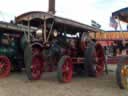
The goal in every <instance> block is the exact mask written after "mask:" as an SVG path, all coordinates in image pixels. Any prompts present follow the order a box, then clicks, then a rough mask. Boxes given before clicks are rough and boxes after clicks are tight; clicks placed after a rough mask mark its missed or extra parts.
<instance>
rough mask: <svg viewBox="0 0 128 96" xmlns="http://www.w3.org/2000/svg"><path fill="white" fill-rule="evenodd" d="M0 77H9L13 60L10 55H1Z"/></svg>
mask: <svg viewBox="0 0 128 96" xmlns="http://www.w3.org/2000/svg"><path fill="white" fill-rule="evenodd" d="M0 70H2V72H0V78H4V77H7V76H8V75H9V74H10V71H11V62H10V60H9V58H8V57H6V56H0Z"/></svg>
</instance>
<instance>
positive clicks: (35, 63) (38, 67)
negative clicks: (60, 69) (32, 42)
mask: <svg viewBox="0 0 128 96" xmlns="http://www.w3.org/2000/svg"><path fill="white" fill-rule="evenodd" d="M40 53H41V50H40V49H39V48H33V49H32V55H33V57H32V65H31V72H32V78H33V80H39V79H40V77H41V74H42V72H43V65H44V61H43V58H42V56H41V54H40Z"/></svg>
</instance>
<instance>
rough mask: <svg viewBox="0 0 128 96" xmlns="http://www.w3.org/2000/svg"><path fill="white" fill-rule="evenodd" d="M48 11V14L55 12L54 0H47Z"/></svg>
mask: <svg viewBox="0 0 128 96" xmlns="http://www.w3.org/2000/svg"><path fill="white" fill-rule="evenodd" d="M48 12H49V13H50V14H53V15H54V14H55V13H56V11H55V0H49V10H48Z"/></svg>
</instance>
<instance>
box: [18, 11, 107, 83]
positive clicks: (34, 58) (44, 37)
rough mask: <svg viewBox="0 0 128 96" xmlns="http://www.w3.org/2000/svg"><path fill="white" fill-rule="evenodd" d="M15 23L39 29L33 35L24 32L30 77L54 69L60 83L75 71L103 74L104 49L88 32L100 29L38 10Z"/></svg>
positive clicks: (66, 80)
mask: <svg viewBox="0 0 128 96" xmlns="http://www.w3.org/2000/svg"><path fill="white" fill-rule="evenodd" d="M16 22H17V23H19V24H23V25H27V26H28V29H30V26H31V27H36V28H37V29H38V30H37V31H36V32H35V33H36V34H34V35H32V34H31V32H29V30H28V32H27V34H26V35H25V38H26V39H25V41H26V43H25V47H24V63H25V66H26V67H25V68H26V73H27V76H28V78H29V79H30V80H38V79H40V78H41V75H42V73H44V72H51V71H55V70H56V71H57V77H58V79H59V81H61V82H69V81H71V79H72V75H73V74H75V73H77V74H82V75H86V76H96V77H97V76H100V75H102V74H103V71H104V63H105V58H104V52H103V48H102V46H101V45H100V44H98V43H97V42H96V40H92V39H91V38H90V37H89V35H88V32H89V31H93V32H99V31H101V30H99V29H96V28H93V27H91V26H88V25H85V24H81V23H78V22H76V21H72V20H68V19H65V18H60V17H57V16H54V15H52V14H50V13H45V12H37V11H36V12H28V13H25V14H22V15H20V16H18V17H16Z"/></svg>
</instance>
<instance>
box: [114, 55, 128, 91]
mask: <svg viewBox="0 0 128 96" xmlns="http://www.w3.org/2000/svg"><path fill="white" fill-rule="evenodd" d="M116 80H117V83H118V85H119V87H120V88H121V89H128V56H126V57H122V58H121V60H120V61H119V64H118V65H117V70H116Z"/></svg>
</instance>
